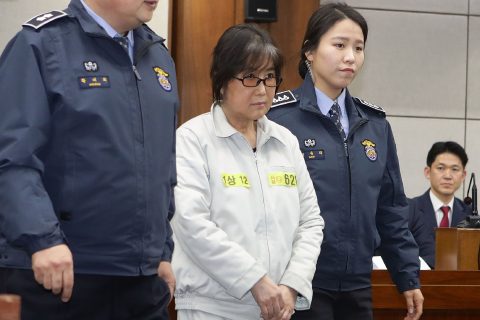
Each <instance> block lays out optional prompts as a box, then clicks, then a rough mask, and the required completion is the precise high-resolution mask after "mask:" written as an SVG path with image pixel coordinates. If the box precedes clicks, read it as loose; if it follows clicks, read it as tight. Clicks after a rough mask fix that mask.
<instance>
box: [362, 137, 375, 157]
mask: <svg viewBox="0 0 480 320" xmlns="http://www.w3.org/2000/svg"><path fill="white" fill-rule="evenodd" d="M362 146H363V147H364V148H365V155H366V156H367V158H368V160H370V161H376V160H377V150H375V146H376V144H375V143H374V142H372V141H370V140H368V139H365V140H363V141H362Z"/></svg>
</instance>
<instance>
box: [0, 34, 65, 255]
mask: <svg viewBox="0 0 480 320" xmlns="http://www.w3.org/2000/svg"><path fill="white" fill-rule="evenodd" d="M25 33H26V32H25V31H22V32H20V33H19V34H18V35H17V36H16V37H15V38H14V39H12V40H11V41H10V43H9V44H8V45H7V47H6V49H5V51H4V52H3V54H2V56H1V57H0V96H1V97H2V102H1V103H0V114H1V116H0V132H1V134H0V230H1V233H2V234H3V235H4V236H5V237H6V239H7V241H8V243H9V244H10V245H12V246H16V247H20V248H22V249H24V250H26V251H27V252H28V253H29V254H32V253H34V252H36V251H38V250H42V249H45V248H48V247H51V246H54V245H56V244H60V243H63V242H64V240H63V236H62V233H61V231H60V228H59V223H58V219H57V217H56V216H55V213H54V210H53V207H52V204H51V201H50V198H49V196H48V194H47V192H46V191H45V188H44V186H43V182H42V173H43V170H44V166H43V163H42V160H41V158H40V156H39V154H41V152H42V148H43V147H44V146H45V145H46V143H47V141H48V136H49V134H50V133H49V127H50V111H49V102H50V101H49V98H50V97H49V96H48V94H47V92H46V88H45V87H46V86H45V82H44V78H43V76H42V72H43V71H44V70H43V68H42V62H41V61H42V59H43V54H44V53H43V52H41V49H39V47H38V46H35V45H33V44H31V43H30V42H31V41H28V36H27V35H25ZM31 36H32V35H30V37H31Z"/></svg>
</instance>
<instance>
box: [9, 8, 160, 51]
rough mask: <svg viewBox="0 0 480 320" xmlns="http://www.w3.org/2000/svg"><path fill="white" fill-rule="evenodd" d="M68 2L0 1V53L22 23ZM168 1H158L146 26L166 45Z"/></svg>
mask: <svg viewBox="0 0 480 320" xmlns="http://www.w3.org/2000/svg"><path fill="white" fill-rule="evenodd" d="M69 2H70V1H69V0H0V51H3V48H4V47H5V45H6V44H7V42H8V41H9V40H10V39H11V38H12V37H13V36H14V35H15V34H16V33H17V32H18V31H19V30H20V29H21V28H22V23H23V22H25V21H27V20H29V19H30V18H32V17H34V16H36V15H37V14H40V13H43V12H47V11H50V10H63V9H65V8H66V7H67V5H68V3H69ZM168 7H169V1H168V0H160V2H159V5H158V7H157V10H156V11H155V15H154V17H153V19H152V21H150V22H149V23H148V25H149V26H150V27H151V28H152V29H153V30H154V31H155V32H157V33H158V34H159V35H161V36H162V37H163V38H167V41H166V42H165V44H167V43H168Z"/></svg>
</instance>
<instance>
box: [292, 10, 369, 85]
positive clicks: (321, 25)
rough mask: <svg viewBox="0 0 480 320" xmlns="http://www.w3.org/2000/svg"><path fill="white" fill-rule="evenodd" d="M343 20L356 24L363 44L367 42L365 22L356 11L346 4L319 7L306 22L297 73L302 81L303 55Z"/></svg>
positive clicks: (303, 69)
mask: <svg viewBox="0 0 480 320" xmlns="http://www.w3.org/2000/svg"><path fill="white" fill-rule="evenodd" d="M344 19H350V20H352V21H353V22H355V23H356V24H358V25H359V26H360V29H362V33H363V41H364V43H366V42H367V36H368V25H367V21H366V20H365V18H364V17H363V16H362V15H361V14H360V13H359V12H358V11H357V10H355V9H353V8H352V7H350V6H349V5H347V4H346V3H327V4H325V5H321V6H320V8H319V9H317V11H315V12H314V13H313V14H312V16H311V17H310V19H309V20H308V24H307V30H306V31H305V36H304V37H303V45H302V49H301V51H300V62H299V64H298V73H299V74H300V76H301V77H302V79H305V75H306V74H307V72H308V69H307V65H306V63H305V61H306V59H307V58H306V56H305V54H306V53H307V52H309V51H314V50H315V49H316V48H317V47H318V44H319V43H320V39H321V38H322V36H323V35H324V34H325V33H327V32H328V30H330V28H331V27H333V25H335V24H336V23H337V22H339V21H342V20H344Z"/></svg>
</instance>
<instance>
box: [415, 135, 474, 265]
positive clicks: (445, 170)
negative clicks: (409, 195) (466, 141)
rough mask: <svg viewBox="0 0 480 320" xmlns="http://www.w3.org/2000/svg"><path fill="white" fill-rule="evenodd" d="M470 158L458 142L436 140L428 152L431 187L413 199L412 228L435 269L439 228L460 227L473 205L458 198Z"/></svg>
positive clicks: (423, 251) (427, 173) (426, 171)
mask: <svg viewBox="0 0 480 320" xmlns="http://www.w3.org/2000/svg"><path fill="white" fill-rule="evenodd" d="M467 162H468V157H467V154H466V152H465V149H463V147H462V146H460V145H459V144H458V143H456V142H453V141H446V142H436V143H434V144H433V146H432V148H431V149H430V151H429V152H428V155H427V166H426V167H425V169H424V174H425V177H426V178H427V179H428V180H430V189H429V190H427V192H425V193H424V194H423V195H421V196H419V197H416V198H413V199H409V200H408V201H409V206H410V220H409V228H410V230H411V232H412V234H413V236H414V238H415V241H416V242H417V244H418V246H419V249H420V256H421V257H422V258H423V259H424V260H425V261H426V262H427V263H428V265H429V266H430V267H431V268H434V267H435V229H436V228H443V227H456V226H457V224H458V223H459V222H460V221H462V220H464V219H465V217H466V216H467V215H470V214H471V213H472V211H471V209H470V207H468V206H466V205H465V204H464V203H463V201H461V200H460V199H458V198H456V197H455V192H456V191H457V190H458V188H460V186H461V184H462V183H463V181H464V180H465V176H466V174H467V173H466V171H465V166H466V165H467Z"/></svg>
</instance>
